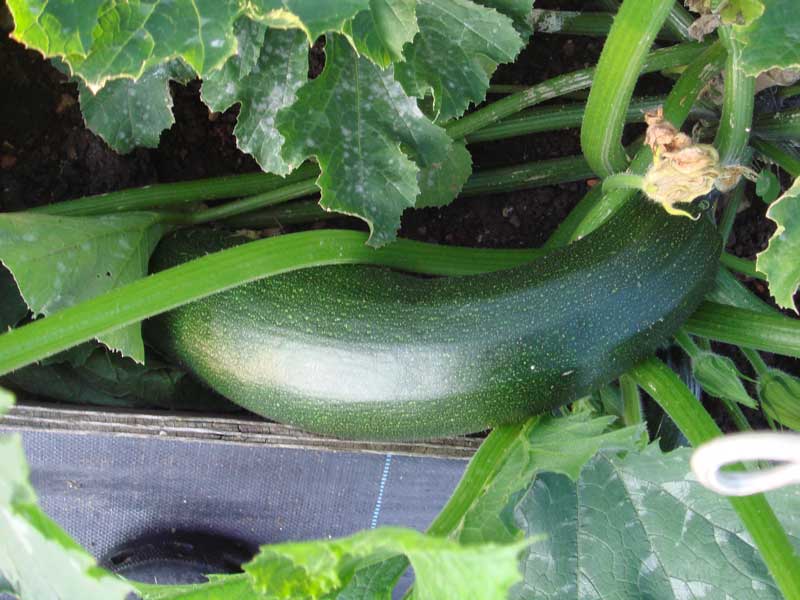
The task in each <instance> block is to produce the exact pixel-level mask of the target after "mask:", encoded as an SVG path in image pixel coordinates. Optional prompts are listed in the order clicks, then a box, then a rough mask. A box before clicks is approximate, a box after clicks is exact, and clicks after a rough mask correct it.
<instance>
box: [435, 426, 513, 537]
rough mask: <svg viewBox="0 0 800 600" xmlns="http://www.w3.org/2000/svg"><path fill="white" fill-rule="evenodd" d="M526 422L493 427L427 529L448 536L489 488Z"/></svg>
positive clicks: (437, 534) (438, 534)
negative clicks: (486, 487) (487, 487)
mask: <svg viewBox="0 0 800 600" xmlns="http://www.w3.org/2000/svg"><path fill="white" fill-rule="evenodd" d="M524 427H525V424H524V423H523V424H518V425H503V426H501V427H496V428H494V429H493V430H492V432H491V433H490V434H489V436H488V437H487V438H486V439H485V440H484V441H483V443H482V444H481V446H480V448H479V449H478V451H477V452H476V453H475V456H473V457H472V460H471V461H470V462H469V465H468V467H467V471H466V472H465V473H464V475H463V476H462V477H461V481H460V482H459V484H458V486H457V487H456V489H455V490H454V491H453V493H452V495H451V496H450V499H449V500H448V501H447V504H445V506H444V508H443V509H442V510H441V511H440V512H439V514H438V515H437V516H436V518H435V519H434V520H433V523H431V524H430V526H429V527H428V530H427V532H428V533H429V534H431V535H436V536H441V537H445V536H448V535H450V534H451V533H453V532H454V531H455V529H456V527H458V525H459V523H460V522H461V519H462V518H463V517H464V514H465V513H466V511H467V510H468V509H469V508H470V507H471V506H472V505H473V504H474V503H475V500H476V498H478V497H479V496H480V495H481V494H482V493H483V492H484V490H485V486H486V485H488V483H489V481H490V480H491V477H492V476H494V474H495V473H496V472H497V471H498V470H499V469H500V467H501V466H502V464H503V463H504V462H505V461H506V459H507V458H508V453H509V452H510V451H512V450H513V449H514V445H513V444H512V442H513V441H514V440H515V439H516V438H517V437H519V435H520V432H521V431H522V430H523V428H524Z"/></svg>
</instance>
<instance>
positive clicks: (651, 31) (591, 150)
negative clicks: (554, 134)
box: [581, 0, 674, 177]
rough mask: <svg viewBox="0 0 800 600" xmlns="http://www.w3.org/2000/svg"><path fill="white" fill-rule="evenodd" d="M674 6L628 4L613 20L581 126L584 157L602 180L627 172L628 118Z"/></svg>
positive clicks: (665, 2)
mask: <svg viewBox="0 0 800 600" xmlns="http://www.w3.org/2000/svg"><path fill="white" fill-rule="evenodd" d="M673 3H674V2H673V0H625V2H623V3H622V6H621V7H620V9H619V12H618V13H617V16H616V17H615V18H614V24H613V25H612V27H611V31H610V32H609V34H608V38H607V39H606V43H605V45H604V46H603V52H602V54H601V55H600V60H599V61H598V63H597V73H596V80H595V82H594V84H593V85H592V89H591V91H590V92H589V100H588V102H587V104H586V113H585V114H584V118H583V124H582V126H581V148H582V149H583V154H584V155H585V156H586V160H587V161H588V162H589V165H590V166H591V167H592V169H593V170H594V171H595V173H597V174H598V175H600V176H601V177H607V176H609V175H611V174H612V173H616V172H618V171H623V170H624V169H625V168H626V167H627V166H628V156H627V155H626V154H625V149H624V148H623V147H622V130H623V128H624V126H625V114H626V113H627V110H628V105H629V104H630V101H631V97H632V95H633V88H634V86H635V85H636V81H637V80H638V79H639V73H640V72H641V70H642V65H643V64H644V60H645V56H646V55H647V51H648V50H649V48H650V46H651V45H652V43H653V41H654V40H655V38H656V34H657V33H658V31H659V30H660V29H661V26H662V25H663V24H664V21H665V20H666V18H667V14H669V11H670V8H671V7H672V5H673Z"/></svg>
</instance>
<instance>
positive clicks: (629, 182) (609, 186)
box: [603, 173, 644, 194]
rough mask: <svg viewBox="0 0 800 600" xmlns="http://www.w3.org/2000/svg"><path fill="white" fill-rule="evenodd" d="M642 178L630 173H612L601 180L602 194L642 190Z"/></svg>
mask: <svg viewBox="0 0 800 600" xmlns="http://www.w3.org/2000/svg"><path fill="white" fill-rule="evenodd" d="M642 189H644V177H642V176H641V175H634V174H632V173H614V174H613V175H608V176H606V178H605V179H603V193H604V194H610V193H611V192H614V191H616V190H642Z"/></svg>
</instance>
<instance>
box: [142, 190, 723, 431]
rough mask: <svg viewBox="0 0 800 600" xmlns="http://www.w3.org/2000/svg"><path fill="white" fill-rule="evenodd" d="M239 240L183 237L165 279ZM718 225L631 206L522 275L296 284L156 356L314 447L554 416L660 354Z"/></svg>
mask: <svg viewBox="0 0 800 600" xmlns="http://www.w3.org/2000/svg"><path fill="white" fill-rule="evenodd" d="M242 241H243V239H242V238H241V237H236V236H232V235H230V234H228V233H224V232H220V231H215V230H210V229H199V230H183V231H179V232H177V233H175V234H173V235H172V236H170V237H169V238H167V239H165V240H164V241H163V242H162V243H161V244H160V245H159V246H158V249H157V251H156V253H155V255H154V258H153V261H152V267H153V268H154V269H155V270H161V269H165V268H167V267H170V266H173V265H175V264H178V263H181V262H184V261H186V260H188V259H190V258H193V257H196V256H200V255H202V254H205V253H208V252H213V251H216V250H220V249H222V248H225V247H229V246H232V245H235V244H238V243H241V242H242ZM720 245H721V244H720V238H719V236H718V235H717V233H716V230H715V229H714V227H713V226H712V224H711V223H710V222H709V220H708V219H705V218H704V219H700V220H699V221H691V220H689V219H681V218H676V217H671V216H669V215H667V214H666V213H665V212H664V211H663V210H662V209H661V208H660V207H658V206H656V205H654V204H651V203H649V202H646V201H635V202H630V203H628V205H627V206H626V207H624V208H623V209H622V210H621V211H620V212H618V214H617V215H615V216H614V217H612V218H611V219H610V220H609V221H608V222H607V223H606V224H605V225H603V226H602V227H600V228H599V229H597V230H596V231H595V232H594V233H592V234H591V235H589V236H587V237H585V238H584V239H582V240H580V241H578V242H575V243H574V244H572V245H570V246H568V247H565V248H560V249H557V250H554V251H553V252H551V253H548V254H547V255H545V256H544V257H542V258H540V259H537V260H535V261H533V262H531V263H529V264H525V265H522V266H520V267H516V268H513V269H509V270H505V271H499V272H493V273H487V274H482V275H472V276H465V277H452V278H433V279H431V278H428V279H424V278H420V277H415V276H412V275H408V274H404V273H400V272H396V271H391V270H388V269H384V268H379V267H371V266H360V265H344V266H331V267H318V268H312V269H305V270H300V271H294V272H291V273H287V274H284V275H278V276H275V277H270V278H267V279H264V280H261V281H257V282H254V283H249V284H246V285H243V286H241V287H238V288H235V289H233V290H230V291H227V292H223V293H220V294H217V295H214V296H211V297H209V298H207V299H204V300H200V301H197V302H194V303H192V304H188V305H186V306H183V307H181V308H178V309H176V310H173V311H171V312H169V313H167V314H165V315H162V316H160V317H158V318H156V319H153V320H151V321H150V322H149V324H148V326H147V335H148V340H149V342H150V343H151V344H152V345H154V346H155V347H157V348H159V349H160V350H161V351H163V352H165V353H166V354H168V355H169V356H171V357H173V358H175V359H177V360H178V361H179V362H181V363H182V364H184V365H186V366H187V367H188V368H189V369H191V370H192V371H194V372H195V373H196V374H197V375H198V376H199V377H200V378H201V379H203V380H204V381H206V382H207V383H208V384H209V385H210V386H211V387H213V388H214V389H216V390H217V391H218V392H220V393H222V394H223V395H225V396H227V397H228V398H230V399H231V400H233V401H234V402H236V403H238V404H240V405H241V406H243V407H245V408H247V409H249V410H251V411H253V412H255V413H258V414H260V415H263V416H265V417H268V418H270V419H274V420H277V421H281V422H285V423H290V424H292V425H296V426H299V427H302V428H304V429H306V430H308V431H313V432H318V433H322V434H329V435H335V436H341V437H346V438H361V439H418V438H433V437H440V436H447V435H453V434H463V433H469V432H475V431H480V430H483V429H486V428H487V427H491V426H493V425H498V424H502V423H508V422H514V421H518V420H521V419H524V418H525V417H527V416H528V415H531V414H535V413H540V412H544V411H547V410H549V409H552V408H554V407H557V406H560V405H562V404H565V403H567V402H570V401H572V400H575V399H576V398H578V397H580V396H582V395H584V394H586V393H587V392H589V391H591V390H592V389H594V388H596V387H597V386H599V385H600V384H603V383H606V382H609V381H611V380H613V379H614V378H616V377H618V376H619V375H620V374H622V373H623V372H624V371H625V370H627V369H628V368H629V367H631V366H633V365H634V364H635V363H636V362H638V361H640V360H642V359H643V358H645V357H647V356H648V355H650V354H652V353H653V352H654V351H655V350H656V348H657V347H658V346H659V345H660V344H662V343H663V342H664V341H665V340H666V339H667V338H668V337H669V336H670V335H671V334H672V333H673V332H674V331H675V330H676V329H677V328H678V327H679V326H680V325H681V323H683V321H684V320H685V319H686V318H687V317H688V316H689V315H690V314H691V313H692V312H693V311H694V310H695V308H696V307H697V306H698V304H699V303H700V301H701V300H702V299H703V296H704V295H705V293H706V291H708V289H709V287H710V286H712V285H713V282H714V273H715V272H716V270H717V264H718V258H719V253H720Z"/></svg>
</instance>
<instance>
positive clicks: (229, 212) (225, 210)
mask: <svg viewBox="0 0 800 600" xmlns="http://www.w3.org/2000/svg"><path fill="white" fill-rule="evenodd" d="M318 191H319V188H318V187H317V184H316V178H312V179H306V180H305V181H298V182H297V183H292V184H289V185H286V186H283V187H281V188H278V189H276V190H273V191H271V192H266V193H264V194H257V195H255V196H250V197H248V198H242V199H241V200H236V201H234V202H228V203H226V204H223V205H222V206H215V207H214V208H208V209H206V210H201V211H197V212H193V213H186V214H185V215H178V216H177V217H173V222H175V223H178V224H181V225H200V224H202V223H210V222H212V221H219V220H222V219H227V218H230V217H235V216H237V215H241V214H244V213H248V212H252V211H254V210H258V209H260V208H265V207H267V206H274V205H275V204H281V203H283V202H288V201H289V200H297V199H298V198H303V197H304V196H310V195H311V194H314V193H316V192H318Z"/></svg>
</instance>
